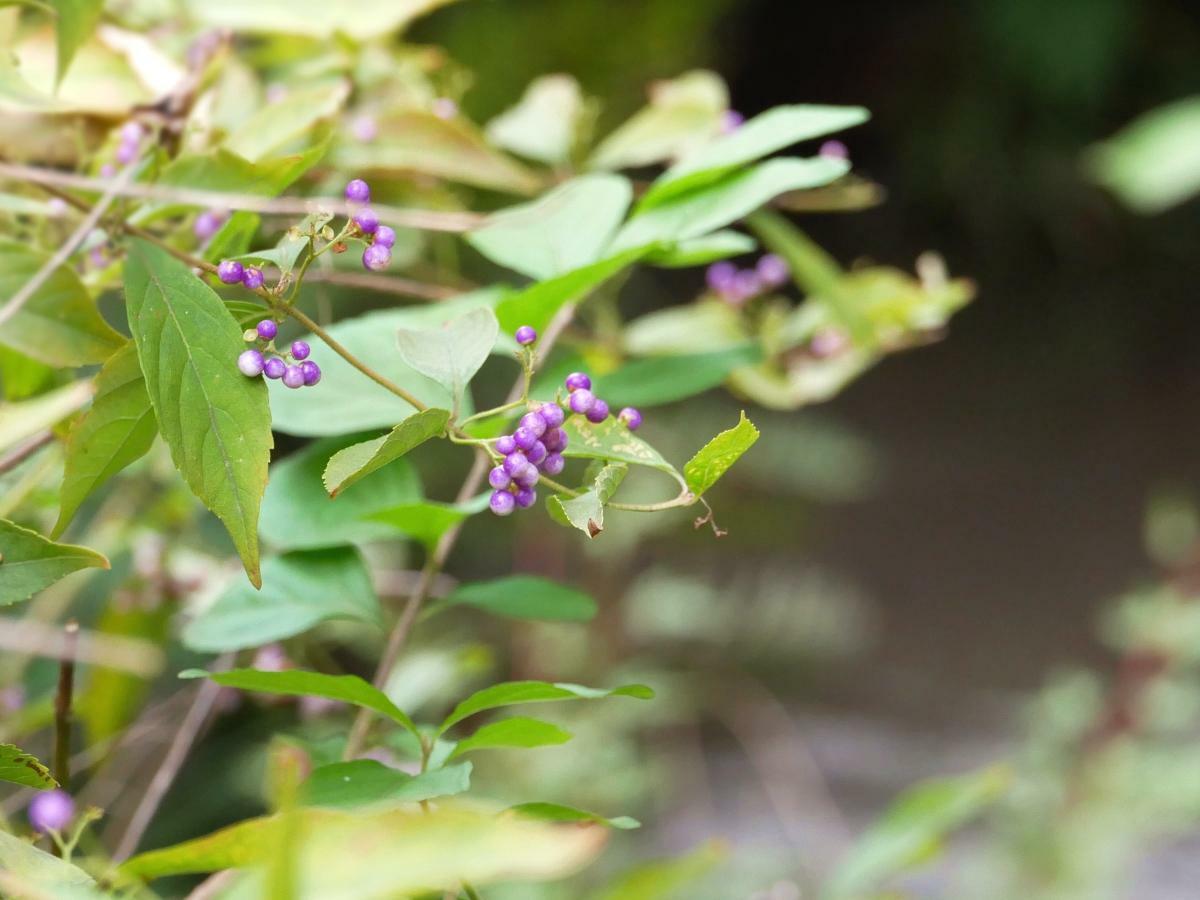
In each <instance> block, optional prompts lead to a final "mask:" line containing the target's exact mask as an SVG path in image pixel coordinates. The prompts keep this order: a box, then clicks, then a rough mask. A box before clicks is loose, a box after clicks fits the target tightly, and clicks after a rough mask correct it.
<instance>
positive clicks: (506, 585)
mask: <svg viewBox="0 0 1200 900" xmlns="http://www.w3.org/2000/svg"><path fill="white" fill-rule="evenodd" d="M442 605H444V606H471V607H474V608H475V609H480V610H483V611H484V612H489V613H491V614H492V615H495V616H504V617H505V618H508V619H528V620H533V621H541V622H587V621H590V620H591V619H592V618H593V617H594V616H595V615H596V601H595V600H593V599H592V598H591V597H589V596H588V595H587V594H585V593H583V592H582V591H577V590H574V589H573V588H569V587H566V586H564V585H561V584H558V583H557V582H555V581H551V580H550V579H549V578H539V577H537V576H534V575H509V576H507V577H505V578H496V579H494V580H492V581H476V582H472V583H470V584H464V585H461V586H460V587H458V588H456V589H455V591H454V593H452V594H451V595H450V596H449V597H447V598H446V599H445V600H443V601H442Z"/></svg>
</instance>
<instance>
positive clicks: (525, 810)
mask: <svg viewBox="0 0 1200 900" xmlns="http://www.w3.org/2000/svg"><path fill="white" fill-rule="evenodd" d="M508 812H510V813H514V814H515V815H518V816H525V817H526V818H529V819H540V820H542V821H543V822H575V823H577V824H593V823H594V824H596V825H607V826H608V827H609V828H617V829H620V830H622V831H628V830H630V829H633V828H641V827H642V823H641V822H639V821H638V820H637V819H634V818H631V817H629V816H614V817H613V818H611V819H608V818H605V817H604V816H601V815H598V814H596V813H593V812H587V811H585V810H582V809H576V808H575V807H573V806H563V805H562V804H561V803H518V804H517V805H516V806H510V807H509V808H508Z"/></svg>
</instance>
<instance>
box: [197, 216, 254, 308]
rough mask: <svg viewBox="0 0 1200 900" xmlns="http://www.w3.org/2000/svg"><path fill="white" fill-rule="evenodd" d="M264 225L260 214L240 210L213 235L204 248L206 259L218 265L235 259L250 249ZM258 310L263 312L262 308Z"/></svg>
mask: <svg viewBox="0 0 1200 900" xmlns="http://www.w3.org/2000/svg"><path fill="white" fill-rule="evenodd" d="M261 225H262V217H261V216H259V214H258V213H252V212H247V211H246V210H238V211H237V212H235V213H234V214H233V215H231V216H230V217H229V218H228V219H226V220H225V224H224V225H222V226H221V229H220V231H218V232H217V233H216V234H214V235H213V237H212V240H211V241H209V242H208V246H207V247H205V248H204V258H205V259H206V260H208V261H209V262H210V263H213V264H216V263H219V262H220V261H221V260H223V259H234V258H236V257H238V256H240V255H241V254H243V253H245V252H246V251H247V250H249V249H250V244H251V242H252V241H253V240H254V236H255V235H256V234H258V229H259V227H260V226H261ZM258 309H259V310H260V312H261V311H262V307H261V306H259V307H258Z"/></svg>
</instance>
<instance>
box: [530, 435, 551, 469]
mask: <svg viewBox="0 0 1200 900" xmlns="http://www.w3.org/2000/svg"><path fill="white" fill-rule="evenodd" d="M546 452H547V451H546V445H545V444H543V443H542V442H541V441H537V442H535V443H534V445H533V446H532V447H530V448H529V449H528V450H526V451H525V458H526V459H528V460H529V461H530V462H531V463H533V464H534V465H535V466H536V465H538V464H539V463H541V461H542V460H543V459H545V458H546Z"/></svg>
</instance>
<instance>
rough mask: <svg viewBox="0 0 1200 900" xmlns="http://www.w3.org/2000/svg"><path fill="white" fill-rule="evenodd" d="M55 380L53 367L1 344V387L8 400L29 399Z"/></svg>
mask: <svg viewBox="0 0 1200 900" xmlns="http://www.w3.org/2000/svg"><path fill="white" fill-rule="evenodd" d="M53 381H54V369H53V367H51V366H48V365H46V364H45V363H43V362H38V361H37V360H36V359H33V358H31V357H29V356H26V355H25V354H24V353H18V352H17V351H16V350H10V349H9V348H8V347H4V346H0V389H2V391H3V397H4V399H5V400H7V401H8V402H10V403H12V402H15V401H17V400H27V399H28V398H30V397H33V396H35V395H36V394H39V393H41V392H42V391H43V390H45V389H46V388H48V387H49V386H50V385H51V383H52V382H53Z"/></svg>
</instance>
